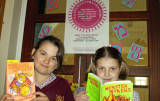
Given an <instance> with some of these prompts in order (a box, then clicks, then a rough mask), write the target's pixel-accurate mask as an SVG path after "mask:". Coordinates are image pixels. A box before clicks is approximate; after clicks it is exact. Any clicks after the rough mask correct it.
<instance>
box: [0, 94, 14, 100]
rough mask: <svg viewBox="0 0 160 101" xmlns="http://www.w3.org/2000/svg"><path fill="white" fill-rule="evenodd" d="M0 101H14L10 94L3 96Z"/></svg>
mask: <svg viewBox="0 0 160 101" xmlns="http://www.w3.org/2000/svg"><path fill="white" fill-rule="evenodd" d="M7 98H10V99H7ZM0 101H14V99H13V97H12V95H10V94H5V95H3V96H2V97H1V100H0Z"/></svg>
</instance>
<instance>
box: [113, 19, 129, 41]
mask: <svg viewBox="0 0 160 101" xmlns="http://www.w3.org/2000/svg"><path fill="white" fill-rule="evenodd" d="M112 28H113V30H114V32H115V33H116V35H117V37H118V39H119V40H121V39H123V38H125V37H127V36H129V33H128V31H127V30H126V28H125V26H124V25H123V23H122V22H120V23H118V24H116V25H114V26H112Z"/></svg>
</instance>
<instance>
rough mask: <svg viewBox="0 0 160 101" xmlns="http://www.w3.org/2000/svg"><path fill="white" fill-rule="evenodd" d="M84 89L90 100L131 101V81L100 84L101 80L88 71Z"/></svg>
mask: <svg viewBox="0 0 160 101" xmlns="http://www.w3.org/2000/svg"><path fill="white" fill-rule="evenodd" d="M86 91H88V93H87V95H88V96H90V101H132V99H133V83H132V82H131V81H129V80H126V81H112V82H107V83H104V84H102V80H101V79H100V78H99V77H98V76H97V75H95V74H93V73H88V78H87V87H86ZM122 99H123V100H122Z"/></svg>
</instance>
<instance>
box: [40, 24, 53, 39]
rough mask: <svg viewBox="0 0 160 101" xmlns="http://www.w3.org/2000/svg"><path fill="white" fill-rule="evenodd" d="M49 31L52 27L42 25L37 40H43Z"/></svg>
mask: <svg viewBox="0 0 160 101" xmlns="http://www.w3.org/2000/svg"><path fill="white" fill-rule="evenodd" d="M51 29H52V26H48V25H43V26H42V28H41V30H40V32H39V36H38V38H43V37H45V36H48V35H49V34H50V32H51Z"/></svg>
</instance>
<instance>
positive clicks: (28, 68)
mask: <svg viewBox="0 0 160 101" xmlns="http://www.w3.org/2000/svg"><path fill="white" fill-rule="evenodd" d="M6 67H7V69H6V93H7V94H11V95H13V97H14V100H15V101H30V100H31V99H33V98H35V95H32V94H33V93H34V92H35V78H34V63H33V62H20V63H7V66H6Z"/></svg>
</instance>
